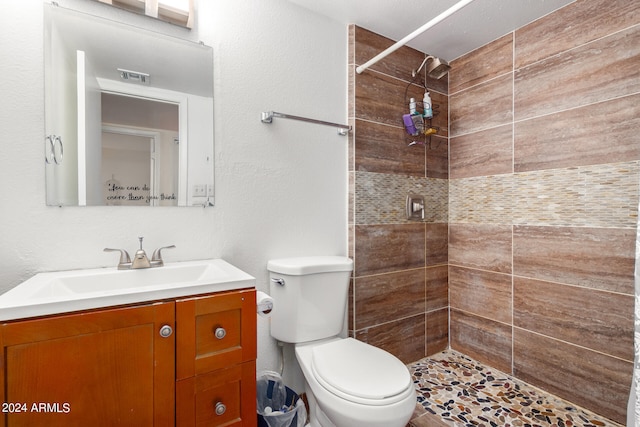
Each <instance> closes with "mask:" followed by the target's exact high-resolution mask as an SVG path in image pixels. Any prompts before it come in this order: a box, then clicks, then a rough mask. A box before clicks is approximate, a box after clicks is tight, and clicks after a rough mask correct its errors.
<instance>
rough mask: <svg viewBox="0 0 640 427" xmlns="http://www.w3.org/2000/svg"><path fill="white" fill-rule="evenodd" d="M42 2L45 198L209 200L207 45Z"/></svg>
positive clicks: (73, 202) (69, 202) (111, 202)
mask: <svg viewBox="0 0 640 427" xmlns="http://www.w3.org/2000/svg"><path fill="white" fill-rule="evenodd" d="M44 8H45V10H44V12H45V13H44V17H45V19H44V21H45V49H44V50H45V55H44V58H45V126H46V131H45V137H44V150H45V153H44V158H45V159H44V160H45V161H44V163H45V176H46V194H47V204H48V205H52V206H91V205H105V206H106V205H108V206H210V205H212V204H213V199H214V193H213V189H214V183H213V177H214V170H213V168H214V161H213V160H214V159H213V50H212V49H211V47H208V46H205V45H203V44H198V43H193V42H190V41H187V40H183V39H179V38H175V37H170V36H166V35H164V34H160V33H157V32H153V31H149V30H145V29H142V28H137V27H133V26H129V25H126V24H122V23H119V22H114V21H111V20H107V19H104V18H101V17H97V16H93V15H88V14H84V13H80V12H77V11H73V10H69V9H65V8H62V7H59V6H56V5H50V4H44Z"/></svg>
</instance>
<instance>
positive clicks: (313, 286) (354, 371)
mask: <svg viewBox="0 0 640 427" xmlns="http://www.w3.org/2000/svg"><path fill="white" fill-rule="evenodd" d="M267 269H268V270H269V277H270V285H269V287H270V293H271V297H272V298H273V311H272V313H271V336H273V337H274V338H275V339H277V340H279V341H282V342H287V343H293V344H295V354H296V358H297V360H298V364H299V365H300V368H301V369H302V373H303V374H304V377H305V392H306V394H307V398H308V401H309V412H310V414H309V420H310V425H311V427H362V426H367V427H396V426H397V427H404V426H406V425H407V423H408V422H409V419H410V418H411V415H412V414H413V411H414V409H415V406H416V391H415V389H414V385H413V381H412V379H411V374H410V373H409V370H408V368H407V367H406V366H405V365H404V364H403V363H402V362H401V361H400V360H399V359H398V358H396V357H395V356H393V355H392V354H390V353H388V352H386V351H384V350H382V349H379V348H377V347H374V346H372V345H369V344H366V343H363V342H361V341H358V340H355V339H353V338H341V337H340V336H339V334H340V333H341V331H342V328H343V323H344V315H345V309H346V305H347V295H348V292H349V278H350V276H351V271H352V270H353V261H352V260H351V259H349V258H345V257H338V256H316V257H298V258H284V259H276V260H271V261H269V262H268V264H267Z"/></svg>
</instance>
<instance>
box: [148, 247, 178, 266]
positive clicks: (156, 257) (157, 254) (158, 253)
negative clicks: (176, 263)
mask: <svg viewBox="0 0 640 427" xmlns="http://www.w3.org/2000/svg"><path fill="white" fill-rule="evenodd" d="M175 247H176V245H171V246H163V247H161V248H158V249H156V250H155V251H153V255H152V256H151V262H152V263H154V266H157V267H160V266H162V265H164V262H163V261H162V250H163V249H173V248H175Z"/></svg>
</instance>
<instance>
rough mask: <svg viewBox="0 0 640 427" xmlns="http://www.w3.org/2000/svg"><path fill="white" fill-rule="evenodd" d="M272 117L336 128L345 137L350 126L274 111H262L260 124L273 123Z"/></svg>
mask: <svg viewBox="0 0 640 427" xmlns="http://www.w3.org/2000/svg"><path fill="white" fill-rule="evenodd" d="M274 117H278V118H281V119H291V120H300V121H302V122H307V123H315V124H317V125H325V126H333V127H336V128H338V134H340V135H346V134H348V133H349V131H350V130H351V126H348V125H341V124H338V123H331V122H325V121H322V120H316V119H309V118H306V117H300V116H292V115H291V114H283V113H276V112H275V111H263V112H262V118H261V121H262V123H271V122H273V118H274Z"/></svg>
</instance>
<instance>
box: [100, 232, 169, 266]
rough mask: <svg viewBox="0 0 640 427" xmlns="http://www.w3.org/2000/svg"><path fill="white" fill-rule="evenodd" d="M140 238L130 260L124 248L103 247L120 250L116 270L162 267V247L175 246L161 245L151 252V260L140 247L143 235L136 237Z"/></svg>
mask: <svg viewBox="0 0 640 427" xmlns="http://www.w3.org/2000/svg"><path fill="white" fill-rule="evenodd" d="M138 239H139V240H140V249H138V250H137V251H136V253H135V255H134V256H133V261H131V257H130V256H129V253H128V252H127V251H125V250H124V249H111V248H104V251H105V252H120V261H119V262H118V270H137V269H140V268H152V267H162V266H163V265H164V262H163V261H162V250H163V249H172V248H175V247H176V246H175V245H171V246H163V247H161V248H158V249H156V250H155V251H154V252H153V256H152V257H151V261H149V258H148V257H147V253H146V252H145V251H144V249H142V239H144V237H138Z"/></svg>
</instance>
